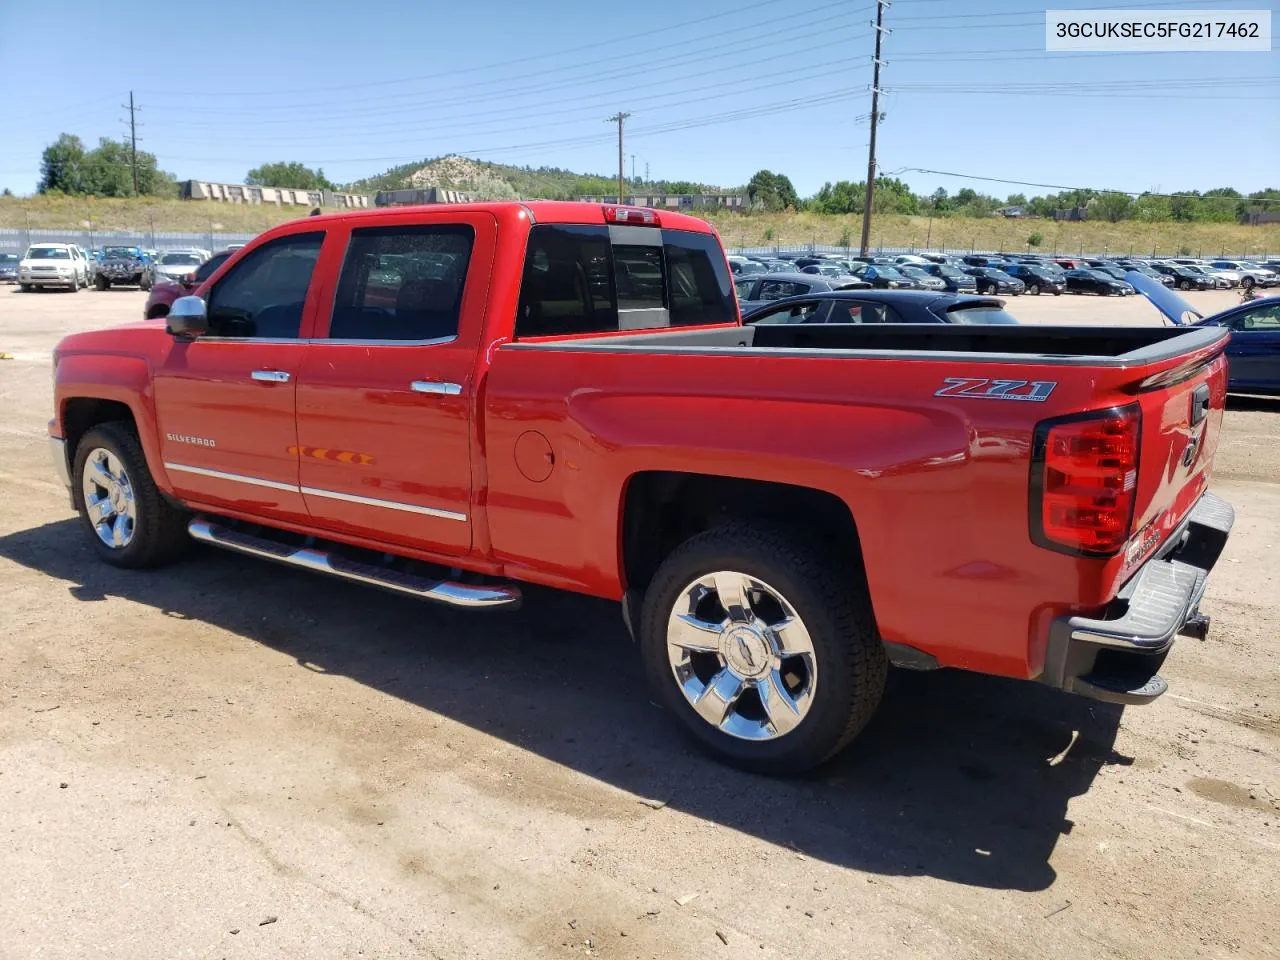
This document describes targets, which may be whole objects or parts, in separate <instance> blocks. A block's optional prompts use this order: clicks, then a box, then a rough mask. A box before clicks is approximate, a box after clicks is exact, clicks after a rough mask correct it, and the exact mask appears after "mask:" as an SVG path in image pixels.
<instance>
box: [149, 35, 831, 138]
mask: <svg viewBox="0 0 1280 960" xmlns="http://www.w3.org/2000/svg"><path fill="white" fill-rule="evenodd" d="M847 29H849V27H848V26H846V27H835V28H832V29H831V30H829V31H828V33H838V32H840V31H842V30H847ZM848 39H852V38H844V39H840V38H837V39H835V40H830V41H827V42H825V43H820V44H814V43H813V41H812V33H811V31H810V30H809V29H808V26H807V25H806V29H805V31H804V32H802V33H801V34H799V35H797V36H795V37H792V38H789V39H784V40H780V41H779V44H790V43H799V44H801V45H802V49H803V52H804V53H806V54H807V53H809V52H811V51H813V50H821V49H827V48H829V47H833V46H836V45H844V44H845V43H847V41H848ZM749 42H750V43H751V44H752V45H755V46H758V40H757V39H756V38H754V37H753V38H750V40H749ZM732 45H733V46H737V45H738V44H737V43H735V44H732ZM708 52H714V50H711V51H708V50H706V49H704V50H703V51H700V53H699V54H698V55H697V56H695V57H692V58H690V57H688V56H686V55H681V56H679V57H674V58H667V60H670V61H672V62H671V63H670V66H672V67H682V66H693V65H696V66H699V67H702V68H703V69H700V70H698V71H697V72H694V73H683V74H680V75H676V76H667V77H665V78H663V79H662V80H660V81H652V82H650V83H645V84H640V85H637V84H636V83H635V81H634V79H633V78H634V68H631V67H625V68H623V69H621V70H616V71H604V72H596V73H592V74H590V75H589V76H586V77H573V78H566V79H564V80H560V81H552V82H548V83H543V84H534V85H530V86H525V87H522V88H521V89H520V90H518V91H514V92H513V91H512V90H510V89H502V90H499V91H497V92H495V93H490V94H483V95H477V94H476V93H475V90H474V88H471V87H469V88H468V89H467V92H466V93H464V94H460V95H459V96H456V97H449V98H443V99H442V98H440V97H439V96H431V97H428V98H427V99H425V100H406V99H403V98H396V105H395V106H391V107H387V108H386V109H382V110H367V109H353V110H344V111H338V110H333V109H332V108H329V109H326V110H324V111H323V112H322V113H321V114H320V115H318V116H317V117H316V119H318V120H321V121H331V120H337V119H341V118H344V117H347V116H355V117H358V118H360V119H365V118H369V117H379V116H397V117H400V116H404V115H405V114H406V113H408V112H409V111H408V109H407V108H411V107H429V108H430V109H431V112H432V114H433V115H435V114H438V112H439V111H440V110H441V108H445V107H455V106H457V107H463V108H464V109H465V115H466V116H467V117H476V116H484V115H485V113H484V112H479V113H477V112H476V111H475V109H474V108H475V106H476V104H478V103H487V102H494V101H496V102H500V103H502V104H504V105H505V106H504V107H503V108H502V110H501V111H499V112H502V113H509V112H512V111H528V110H529V109H530V107H529V106H520V107H516V106H513V105H512V101H513V100H518V99H520V98H521V97H525V96H529V95H531V94H533V93H542V92H548V93H554V92H555V91H557V90H559V89H561V88H563V87H566V86H570V87H574V88H576V87H579V86H581V85H582V81H584V80H590V82H591V87H592V88H593V89H592V92H591V93H590V94H588V95H587V96H588V97H597V98H598V97H602V96H608V97H617V96H620V95H630V94H632V93H634V92H635V91H637V90H641V89H646V88H649V87H653V86H660V85H662V84H664V83H682V84H683V83H686V82H687V81H690V80H695V79H698V78H700V77H706V76H723V75H724V73H725V72H726V70H734V69H753V70H754V69H757V68H758V66H759V65H760V64H762V63H771V62H773V61H775V60H785V59H790V58H794V57H795V55H796V53H797V52H798V51H794V50H781V51H780V52H777V53H773V54H771V55H770V56H767V57H755V56H753V57H752V58H751V59H750V61H747V62H743V63H741V64H737V65H734V66H731V67H725V66H713V67H710V68H707V56H706V54H707V53H708ZM662 63H663V61H654V62H652V63H649V64H646V65H645V72H646V73H647V74H651V73H652V72H653V70H654V68H655V67H657V66H660V65H661V64H662ZM810 65H811V64H805V66H810ZM512 79H514V78H512ZM609 79H624V80H626V82H625V83H624V84H623V86H622V87H620V88H618V89H615V90H607V89H606V90H601V89H600V88H599V86H598V84H599V83H600V81H603V80H609ZM502 82H503V83H504V84H505V83H506V82H507V81H506V80H505V79H504V80H503V81H502ZM733 82H734V83H738V84H741V82H742V81H733ZM482 85H483V84H477V85H476V86H482ZM723 85H724V84H719V86H723ZM574 99H575V98H569V99H568V100H567V101H566V100H565V99H564V98H560V97H557V98H556V100H555V102H556V103H565V102H573V100H574ZM576 99H578V100H581V99H582V98H581V97H578V98H576ZM377 100H378V102H380V103H386V102H387V98H385V97H379V98H377ZM326 106H327V105H326ZM263 109H266V110H277V109H280V108H278V107H274V106H273V107H266V108H263ZM152 110H153V111H154V110H155V107H154V104H153V106H152ZM192 112H194V111H188V110H183V111H182V113H183V114H184V115H186V114H189V113H192ZM211 112H215V113H217V114H219V115H220V116H222V117H225V116H226V114H227V111H226V110H225V109H213V110H212V111H211ZM235 112H236V113H237V114H242V113H244V112H245V111H244V110H240V109H237V110H236V111H235ZM492 112H493V111H489V113H492ZM281 119H288V120H295V121H296V120H298V119H305V117H300V116H299V115H297V114H294V113H292V112H290V113H289V115H288V116H287V117H283V118H282V117H280V116H276V117H271V118H267V117H263V118H255V119H251V120H238V119H222V120H208V121H205V120H191V121H170V122H169V125H170V126H191V127H200V128H202V129H203V128H208V127H211V126H234V127H236V128H237V129H240V128H243V127H245V126H250V125H252V126H273V127H274V126H278V125H279V124H280V122H281Z"/></svg>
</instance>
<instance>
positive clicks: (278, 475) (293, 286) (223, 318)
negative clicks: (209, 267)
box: [155, 231, 325, 523]
mask: <svg viewBox="0 0 1280 960" xmlns="http://www.w3.org/2000/svg"><path fill="white" fill-rule="evenodd" d="M324 236H325V235H324V232H322V231H308V232H305V233H293V234H289V235H287V236H284V237H278V238H276V239H275V240H272V241H269V242H268V243H265V244H263V245H262V246H260V247H258V248H257V249H255V250H253V251H252V252H250V253H249V254H248V255H246V256H245V257H244V258H243V259H242V260H240V262H239V263H237V264H236V265H235V266H233V267H232V268H231V269H230V270H229V271H228V272H227V273H226V274H225V275H224V276H223V277H221V278H220V279H219V280H218V282H217V284H215V285H214V286H213V287H211V288H210V289H209V291H208V293H207V304H208V307H207V309H208V315H209V331H208V333H207V334H205V335H203V336H201V337H199V338H198V339H196V340H193V341H183V340H177V339H175V340H173V341H172V342H171V344H170V347H169V351H168V353H167V355H166V356H165V357H164V359H163V360H162V361H161V363H160V365H159V368H158V369H157V370H156V372H155V398H156V416H157V420H158V422H159V426H160V449H161V451H162V454H163V459H164V466H165V470H166V472H167V473H168V475H169V481H170V483H171V484H172V486H173V488H174V491H175V492H176V493H177V495H178V496H179V497H181V498H182V499H183V500H186V501H189V502H194V503H196V504H199V505H201V506H205V507H210V508H212V509H217V508H218V507H226V508H229V509H232V510H235V511H238V512H241V513H247V514H252V515H254V516H261V517H264V518H276V519H282V520H289V521H293V522H298V523H305V522H306V521H307V509H306V505H305V503H304V502H303V499H302V492H301V490H300V489H299V486H298V454H297V442H298V438H297V430H296V425H295V420H294V417H295V402H294V396H295V391H296V387H297V375H298V371H299V369H300V368H301V365H302V357H303V351H304V350H305V349H306V343H305V338H306V336H307V334H308V332H309V330H310V328H311V325H312V323H313V320H314V313H315V310H316V303H317V297H316V291H315V290H314V287H313V284H312V283H311V279H312V273H313V271H314V269H315V264H316V259H317V257H318V256H319V253H320V247H321V244H322V243H323V241H324Z"/></svg>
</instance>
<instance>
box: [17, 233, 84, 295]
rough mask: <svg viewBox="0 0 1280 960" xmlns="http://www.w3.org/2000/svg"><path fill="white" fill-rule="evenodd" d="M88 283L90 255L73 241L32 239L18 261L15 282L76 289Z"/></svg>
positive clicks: (24, 286) (32, 287)
mask: <svg viewBox="0 0 1280 960" xmlns="http://www.w3.org/2000/svg"><path fill="white" fill-rule="evenodd" d="M88 285H89V258H88V257H86V256H85V254H84V251H83V250H81V249H80V247H79V246H78V245H76V244H74V243H34V244H32V245H31V246H29V247H28V248H27V252H26V253H24V254H23V255H22V259H21V260H20V261H18V286H19V287H21V288H22V289H23V290H24V291H26V292H28V293H30V292H31V291H32V290H35V289H36V288H37V287H65V288H67V289H68V290H70V291H71V292H72V293H79V292H80V289H81V288H82V287H87V286H88Z"/></svg>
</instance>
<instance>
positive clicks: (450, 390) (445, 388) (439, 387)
mask: <svg viewBox="0 0 1280 960" xmlns="http://www.w3.org/2000/svg"><path fill="white" fill-rule="evenodd" d="M409 389H410V390H412V391H413V392H414V393H435V394H440V395H442V396H446V397H456V396H457V395H458V394H460V393H462V384H460V383H444V382H442V381H440V380H415V381H413V383H411V384H409Z"/></svg>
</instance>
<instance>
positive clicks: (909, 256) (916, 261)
mask: <svg viewBox="0 0 1280 960" xmlns="http://www.w3.org/2000/svg"><path fill="white" fill-rule="evenodd" d="M893 262H894V263H905V264H907V265H909V266H913V267H919V266H924V265H925V264H927V263H932V262H933V261H932V260H928V259H926V258H925V257H919V256H916V255H915V254H914V253H904V254H902V255H901V256H897V257H894V258H893Z"/></svg>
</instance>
